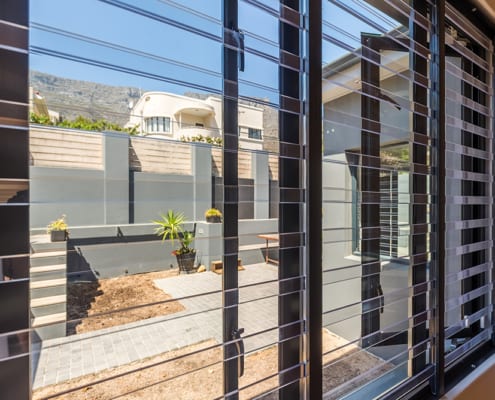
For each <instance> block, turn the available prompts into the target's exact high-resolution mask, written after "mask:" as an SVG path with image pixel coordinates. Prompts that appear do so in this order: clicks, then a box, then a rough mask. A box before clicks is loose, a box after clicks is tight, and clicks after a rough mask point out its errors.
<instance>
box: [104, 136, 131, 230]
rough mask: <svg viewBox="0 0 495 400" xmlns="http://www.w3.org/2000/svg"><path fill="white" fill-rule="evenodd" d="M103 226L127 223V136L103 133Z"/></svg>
mask: <svg viewBox="0 0 495 400" xmlns="http://www.w3.org/2000/svg"><path fill="white" fill-rule="evenodd" d="M103 170H104V201H105V207H104V209H105V224H126V223H128V222H129V135H127V134H126V133H117V132H104V133H103Z"/></svg>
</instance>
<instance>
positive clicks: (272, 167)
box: [268, 154, 278, 181]
mask: <svg viewBox="0 0 495 400" xmlns="http://www.w3.org/2000/svg"><path fill="white" fill-rule="evenodd" d="M268 169H269V171H270V179H271V180H274V181H278V155H277V154H270V155H269V156H268Z"/></svg>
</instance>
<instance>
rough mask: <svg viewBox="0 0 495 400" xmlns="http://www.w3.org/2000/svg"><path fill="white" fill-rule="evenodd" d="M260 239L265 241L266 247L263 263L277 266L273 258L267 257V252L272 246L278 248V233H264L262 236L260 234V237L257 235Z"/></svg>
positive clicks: (276, 261)
mask: <svg viewBox="0 0 495 400" xmlns="http://www.w3.org/2000/svg"><path fill="white" fill-rule="evenodd" d="M257 236H258V237H259V238H260V239H264V240H266V247H265V251H266V253H265V263H267V264H268V263H269V262H272V263H273V264H276V265H278V260H275V259H273V258H270V257H268V251H269V249H270V247H272V245H274V246H273V247H275V246H279V240H280V236H279V234H278V233H264V234H261V235H257ZM270 242H271V243H270Z"/></svg>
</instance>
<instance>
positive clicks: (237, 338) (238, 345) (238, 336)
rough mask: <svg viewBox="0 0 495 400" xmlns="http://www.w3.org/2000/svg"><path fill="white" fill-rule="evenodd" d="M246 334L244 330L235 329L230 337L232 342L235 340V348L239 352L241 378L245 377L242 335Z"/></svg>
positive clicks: (238, 360)
mask: <svg viewBox="0 0 495 400" xmlns="http://www.w3.org/2000/svg"><path fill="white" fill-rule="evenodd" d="M243 333H244V328H239V329H234V330H233V331H232V334H231V335H230V337H231V339H232V340H235V348H236V350H237V366H238V374H239V377H241V376H242V375H244V340H242V337H241V335H242V334H243Z"/></svg>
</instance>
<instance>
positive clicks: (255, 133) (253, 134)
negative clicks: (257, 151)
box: [248, 128, 261, 140]
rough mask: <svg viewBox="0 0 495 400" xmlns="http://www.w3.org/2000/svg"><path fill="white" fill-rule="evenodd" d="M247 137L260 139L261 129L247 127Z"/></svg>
mask: <svg viewBox="0 0 495 400" xmlns="http://www.w3.org/2000/svg"><path fill="white" fill-rule="evenodd" d="M248 138H249V139H258V140H261V129H255V128H248Z"/></svg>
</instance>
